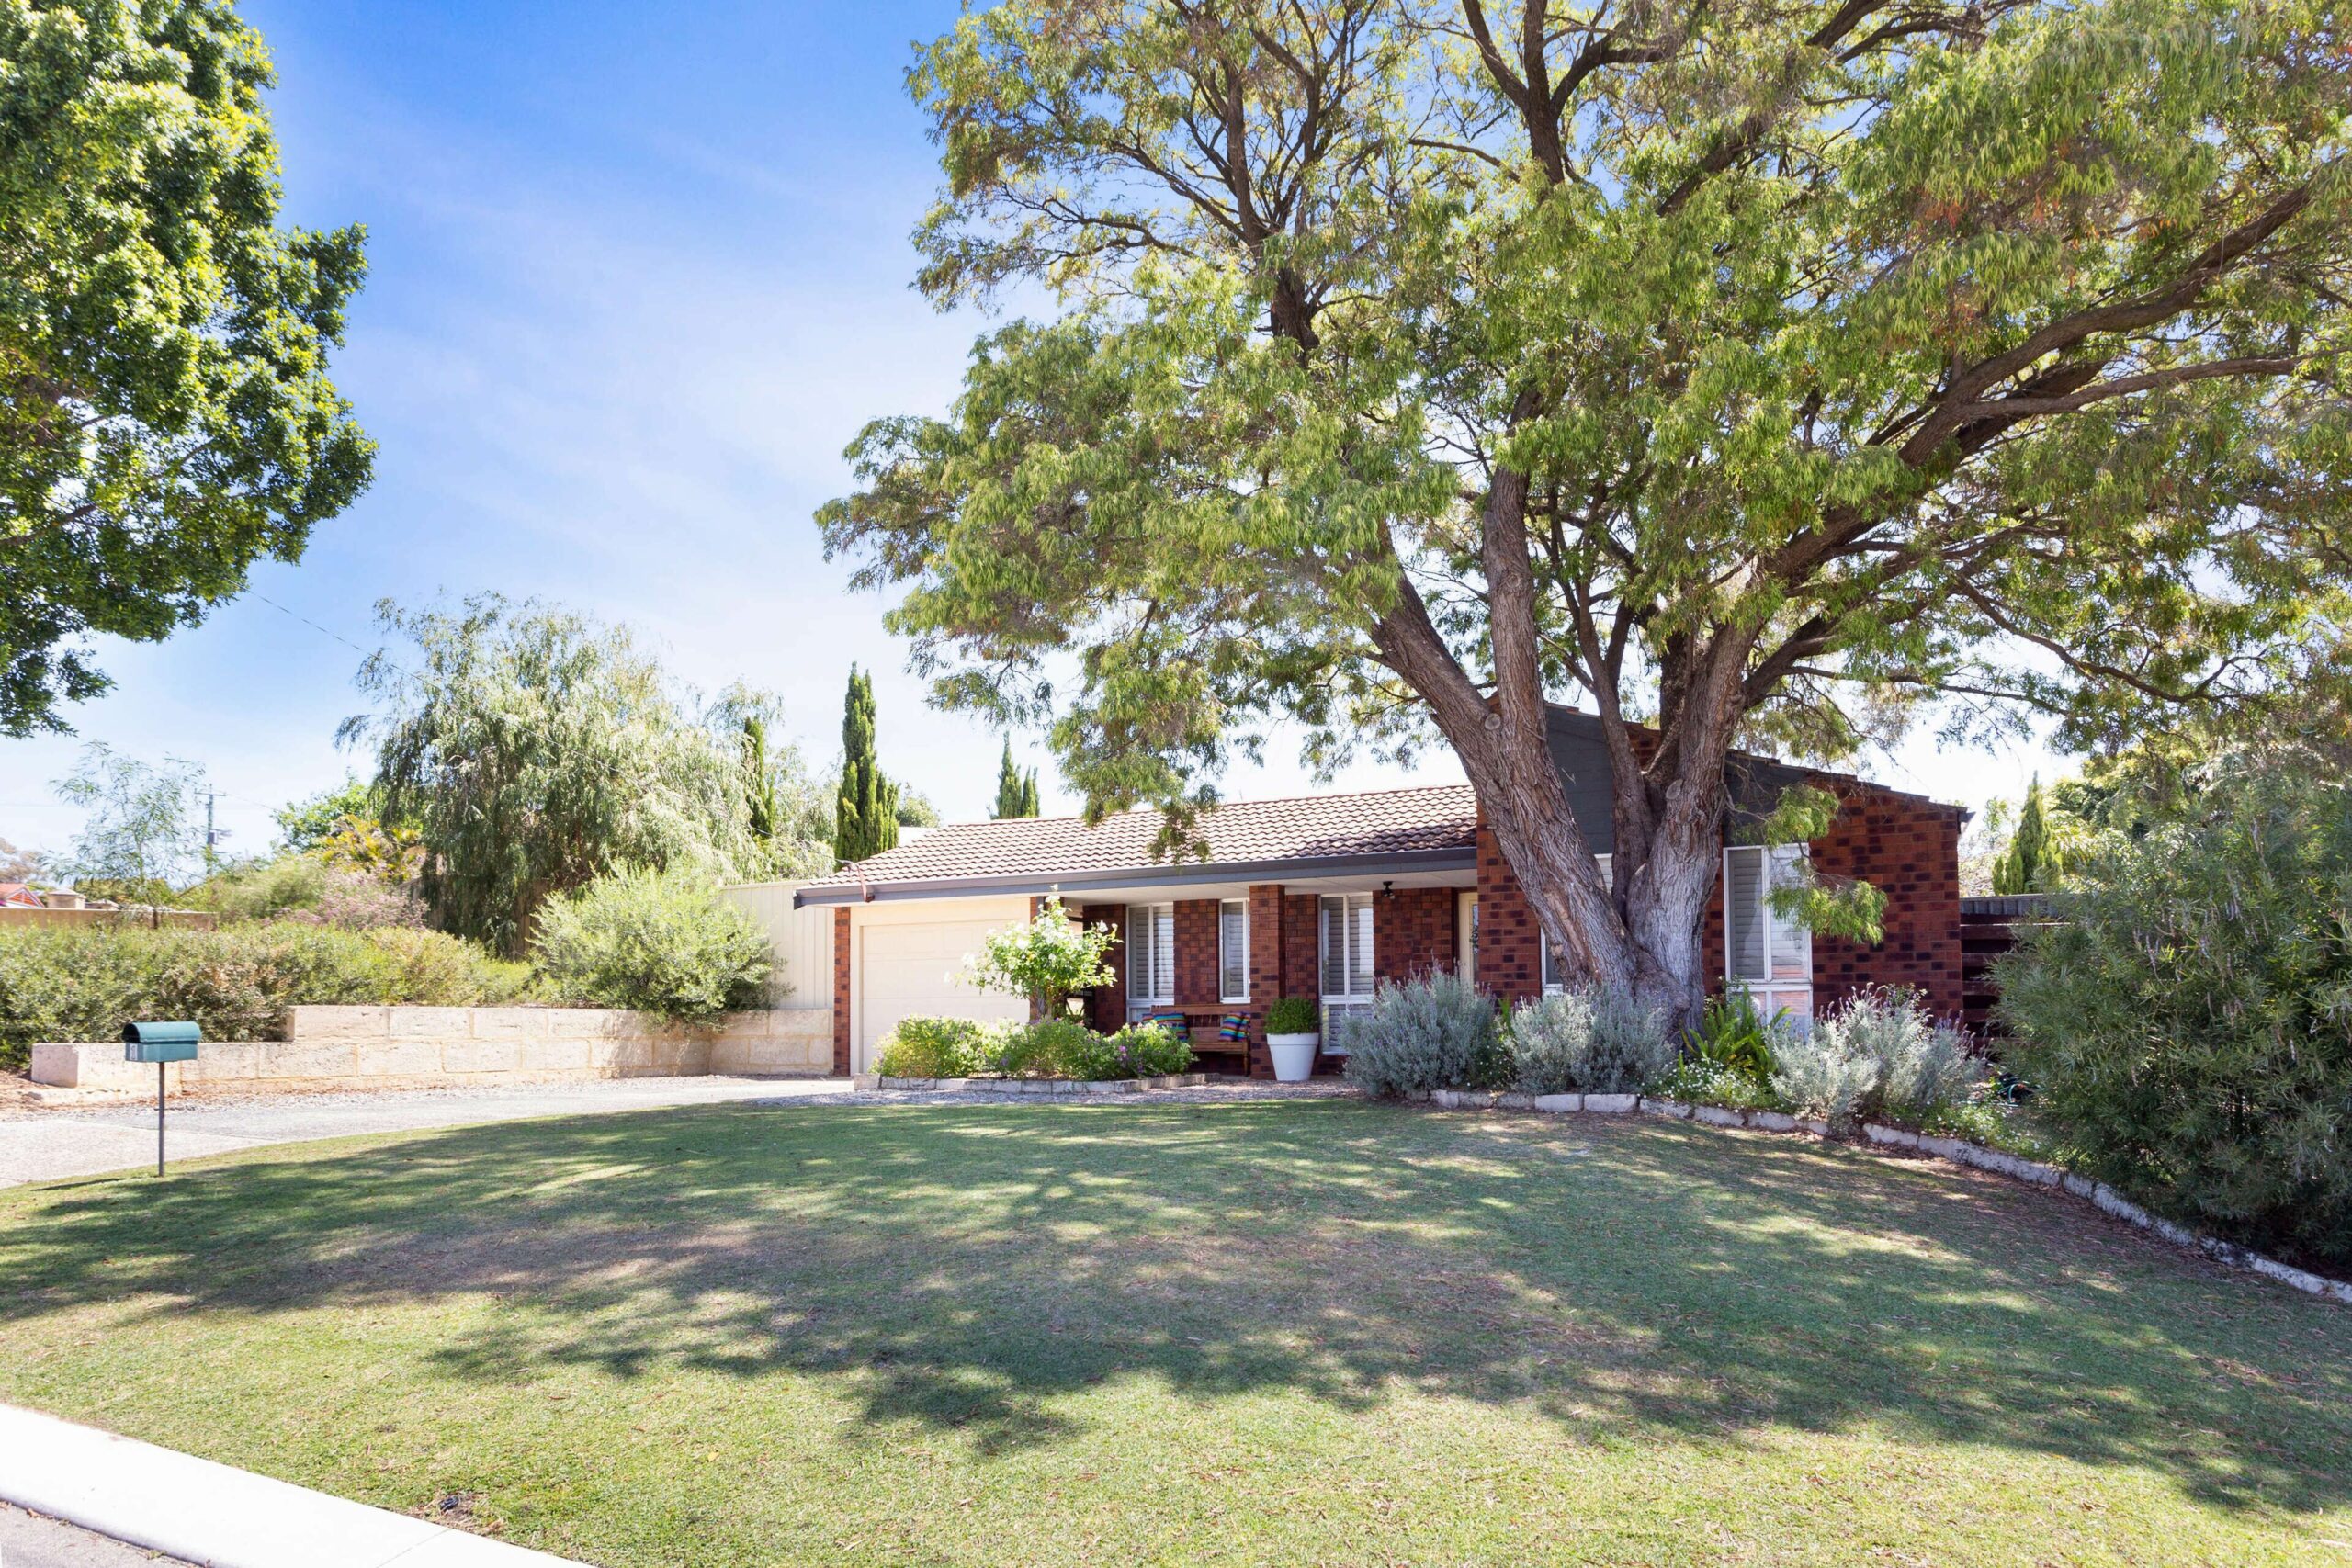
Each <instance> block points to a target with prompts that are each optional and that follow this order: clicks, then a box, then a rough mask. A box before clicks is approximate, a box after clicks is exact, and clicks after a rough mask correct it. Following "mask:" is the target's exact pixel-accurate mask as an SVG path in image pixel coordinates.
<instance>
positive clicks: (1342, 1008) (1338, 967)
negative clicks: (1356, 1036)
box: [1321, 893, 1372, 1055]
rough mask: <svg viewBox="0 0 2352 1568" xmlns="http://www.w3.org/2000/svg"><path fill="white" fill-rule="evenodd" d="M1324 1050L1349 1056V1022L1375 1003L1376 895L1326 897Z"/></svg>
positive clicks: (1322, 921)
mask: <svg viewBox="0 0 2352 1568" xmlns="http://www.w3.org/2000/svg"><path fill="white" fill-rule="evenodd" d="M1321 911H1322V919H1321V925H1322V948H1323V1049H1324V1050H1326V1051H1329V1052H1336V1053H1339V1054H1340V1055H1345V1054H1346V1052H1347V1048H1348V1047H1347V1038H1346V1029H1345V1025H1346V1023H1347V1022H1348V1021H1350V1020H1351V1019H1352V1018H1353V1017H1354V1016H1355V1015H1356V1014H1358V1013H1360V1012H1362V1011H1363V1010H1364V1009H1366V1008H1368V1007H1370V1006H1371V1005H1372V895H1371V894H1369V893H1347V894H1333V895H1331V896H1329V897H1326V898H1324V899H1323V900H1322V905H1321Z"/></svg>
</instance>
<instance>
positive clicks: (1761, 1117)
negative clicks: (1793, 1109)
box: [1747, 1111, 1797, 1133]
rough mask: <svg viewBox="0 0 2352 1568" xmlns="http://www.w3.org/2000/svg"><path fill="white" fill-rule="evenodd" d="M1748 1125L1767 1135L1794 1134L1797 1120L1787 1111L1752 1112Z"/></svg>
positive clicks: (1749, 1113) (1750, 1112)
mask: <svg viewBox="0 0 2352 1568" xmlns="http://www.w3.org/2000/svg"><path fill="white" fill-rule="evenodd" d="M1747 1124H1748V1125H1749V1126H1751V1127H1755V1128H1758V1129H1759V1130H1761V1131H1763V1132H1767V1133H1793V1132H1795V1131H1796V1130H1797V1119H1796V1118H1795V1117H1793V1116H1792V1115H1790V1114H1789V1113H1788V1112H1787V1111H1749V1112H1748V1113H1747Z"/></svg>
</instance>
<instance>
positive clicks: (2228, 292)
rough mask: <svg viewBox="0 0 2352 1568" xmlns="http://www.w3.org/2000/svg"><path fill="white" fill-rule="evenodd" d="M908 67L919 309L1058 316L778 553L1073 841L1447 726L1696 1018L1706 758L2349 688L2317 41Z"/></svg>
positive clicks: (1504, 807) (2258, 15) (1308, 5)
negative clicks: (1287, 757) (888, 608)
mask: <svg viewBox="0 0 2352 1568" xmlns="http://www.w3.org/2000/svg"><path fill="white" fill-rule="evenodd" d="M910 83H911V86H912V90H913V92H914V95H915V96H916V98H917V100H918V101H919V103H920V104H921V105H922V108H923V109H924V111H925V112H926V113H927V114H928V116H929V117H930V118H931V121H932V124H933V130H934V133H935V135H936V137H937V139H938V141H939V142H940V144H941V145H942V147H943V149H944V166H945V171H946V175H947V186H946V188H945V191H944V194H943V196H942V197H941V198H940V201H939V203H938V205H937V207H936V209H934V210H933V212H932V213H931V215H930V216H929V217H928V218H927V219H926V220H925V221H924V222H923V224H922V229H921V230H920V231H919V234H918V243H919V244H920V247H921V249H922V254H923V255H924V257H925V262H926V265H924V268H923V270H922V287H923V288H924V289H925V290H926V291H927V292H928V293H929V294H930V295H931V296H932V297H933V299H936V300H938V301H940V302H942V303H947V302H954V301H958V300H963V299H974V298H978V299H987V298H989V297H990V296H992V295H995V294H997V293H999V292H1000V291H1002V290H1014V289H1017V290H1019V291H1020V292H1021V294H1022V296H1023V298H1027V299H1035V298H1038V297H1040V295H1041V294H1042V295H1046V296H1049V297H1051V298H1053V299H1056V300H1057V301H1058V302H1059V306H1060V311H1059V314H1058V315H1057V316H1056V317H1055V318H1054V319H1052V320H1049V321H1044V322H1031V321H1017V322H1014V323H1012V324H1009V325H1006V326H1004V327H1003V328H1001V330H998V331H996V332H994V333H991V334H990V335H989V336H987V337H986V338H984V339H983V340H982V341H981V343H980V344H979V345H978V348H977V350H976V352H975V354H974V356H973V359H972V363H971V365H970V367H969V369H968V370H967V376H966V380H965V386H964V390H963V393H962V396H961V397H960V399H959V400H957V402H956V406H955V409H954V411H953V412H952V414H951V415H950V416H949V417H947V418H944V419H932V418H916V417H905V418H894V419H886V420H882V421H879V422H877V423H874V424H872V425H869V426H868V427H867V428H866V429H865V432H864V433H863V434H861V435H860V436H859V438H858V440H857V442H856V443H855V445H854V446H853V448H852V456H853V458H854V463H855V465H856V471H857V473H858V476H859V480H860V485H861V488H860V489H859V490H858V491H857V492H856V493H855V494H854V495H851V496H849V497H847V498H844V499H842V500H841V501H838V502H833V503H831V505H829V506H828V507H827V508H826V509H825V510H824V512H823V513H822V514H821V517H820V521H821V524H822V526H823V528H824V531H825V536H826V541H827V545H828V547H829V548H831V549H833V550H836V551H849V552H852V553H854V555H856V556H858V557H859V558H861V568H860V573H859V575H860V578H861V580H862V581H865V582H866V583H869V584H900V585H903V586H904V588H905V590H906V592H905V597H904V599H903V601H902V602H901V603H900V604H899V605H898V606H897V607H896V608H895V609H894V610H893V611H892V613H891V624H892V626H894V627H895V628H896V629H897V630H898V631H899V632H900V633H902V634H904V635H906V636H908V637H910V638H911V639H912V640H913V646H914V649H915V658H916V661H917V664H918V667H919V668H922V669H924V670H926V671H929V672H930V673H932V674H933V675H934V677H935V678H936V692H937V694H938V695H939V697H940V698H941V699H943V700H944V701H945V702H948V703H950V704H956V705H967V706H969V707H972V708H974V709H976V710H978V711H979V712H981V713H982V714H984V715H985V716H988V717H989V718H990V719H991V720H994V721H998V722H1004V721H1008V720H1028V721H1044V722H1048V723H1049V724H1050V735H1051V739H1052V743H1053V747H1054V750H1055V751H1056V754H1057V759H1058V761H1060V763H1061V765H1062V768H1063V770H1064V773H1065V774H1066V776H1067V777H1068V778H1069V780H1070V782H1071V783H1072V784H1074V785H1075V786H1076V787H1077V788H1078V789H1080V791H1082V792H1083V794H1084V795H1085V797H1086V799H1087V803H1088V808H1089V809H1090V811H1093V812H1101V811H1103V810H1105V809H1109V808H1113V807H1119V806H1122V805H1125V804H1128V803H1132V802H1137V801H1153V802H1158V803H1160V804H1162V805H1165V806H1168V807H1171V808H1172V809H1171V811H1170V818H1169V823H1170V835H1169V837H1170V841H1171V842H1174V841H1181V840H1182V837H1183V835H1184V833H1185V830H1186V824H1187V813H1186V809H1185V808H1186V807H1188V806H1190V805H1192V804H1193V803H1197V802H1198V801H1200V800H1202V799H1204V798H1206V794H1207V786H1208V784H1209V781H1211V780H1212V779H1213V778H1214V777H1215V776H1216V771H1217V769H1218V768H1219V766H1220V765H1221V764H1222V763H1223V761H1225V760H1226V758H1227V755H1228V754H1229V753H1230V752H1231V751H1232V750H1235V749H1237V748H1240V749H1244V750H1247V749H1250V748H1254V747H1255V746H1256V745H1257V744H1258V743H1259V741H1260V739H1261V736H1262V733H1263V725H1264V724H1265V722H1266V721H1269V720H1271V719H1273V718H1278V717H1284V716H1287V717H1290V718H1292V719H1295V720H1303V721H1304V722H1305V723H1306V725H1307V726H1308V728H1309V732H1310V735H1311V739H1310V742H1309V753H1310V755H1311V756H1312V757H1314V758H1315V759H1317V760H1318V761H1328V760H1329V759H1331V758H1333V757H1334V756H1336V755H1337V754H1339V752H1340V751H1341V750H1344V749H1345V748H1346V747H1347V746H1348V745H1350V744H1352V743H1355V742H1357V741H1359V740H1362V739H1370V740H1372V741H1374V742H1375V743H1385V744H1396V745H1400V746H1408V745H1409V744H1411V743H1412V742H1413V740H1414V739H1416V738H1417V737H1418V736H1423V735H1426V734H1427V733H1428V732H1430V730H1434V732H1435V733H1436V734H1437V735H1438V736H1440V737H1442V739H1443V740H1444V741H1445V742H1446V743H1448V744H1450V745H1451V746H1452V748H1453V750H1454V751H1455V752H1456V754H1458V756H1459V757H1460V758H1461V761H1462V765H1463V767H1464V770H1465V771H1466V773H1468V776H1469V778H1470V781H1471V783H1472V784H1473V785H1474V786H1475V787H1476V792H1477V795H1478V798H1479V801H1480V803H1481V805H1482V806H1483V807H1484V809H1485V812H1486V815H1487V818H1488V819H1489V820H1490V821H1491V823H1492V824H1493V827H1494V829H1495V832H1496V835H1497V838H1498V841H1499V843H1500V846H1501V849H1502V852H1503V853H1504V854H1505V855H1506V856H1507V857H1508V859H1509V860H1510V864H1511V865H1512V867H1513V869H1514V870H1515V872H1516V873H1517V874H1518V875H1519V877H1520V879H1521V882H1522V883H1523V884H1524V885H1525V886H1526V887H1527V889H1528V891H1529V894H1530V897H1532V900H1533V903H1534V905H1535V908H1536V909H1537V912H1538V914H1539V917H1540V918H1541V919H1542V922H1543V924H1544V929H1545V930H1546V931H1548V932H1550V933H1551V935H1552V936H1553V938H1554V939H1555V941H1557V942H1560V943H1561V944H1562V946H1563V947H1564V948H1565V949H1566V951H1567V952H1568V953H1571V954H1573V955H1575V957H1576V958H1577V959H1578V960H1580V961H1581V963H1582V964H1583V965H1584V966H1585V967H1586V968H1587V969H1588V970H1589V971H1590V972H1591V973H1592V974H1594V975H1595V976H1598V977H1599V978H1600V979H1602V980H1604V981H1606V982H1609V983H1612V984H1616V985H1621V986H1624V987H1630V988H1632V989H1634V991H1636V992H1638V993H1640V994H1642V995H1644V996H1645V997H1647V998H1655V999H1657V1000H1659V1001H1661V1002H1663V1003H1665V1004H1666V1005H1668V1007H1670V1008H1673V1009H1675V1010H1688V1009H1690V1008H1691V1007H1692V1006H1693V1005H1694V1004H1695V1001H1696V998H1697V996H1698V994H1699V991H1700V988H1701V987H1702V975H1701V965H1700V927H1701V920H1702V912H1703V910H1704V908H1705V906H1706V902H1707V898H1708V896H1709V894H1710V892H1711V890H1712V887H1713V882H1714V879H1715V876H1716V874H1717V867H1718V865H1719V863H1720V859H1721V857H1720V855H1719V854H1718V853H1717V849H1718V845H1719V843H1720V837H1721V832H1722V824H1723V820H1724V814H1723V808H1724V800H1725V789H1724V766H1725V761H1726V757H1727V754H1728V753H1729V752H1730V751H1731V750H1732V749H1733V748H1734V747H1735V746H1736V745H1738V744H1743V743H1745V744H1749V745H1758V746H1770V747H1776V748H1779V749H1781V750H1789V751H1792V752H1795V753H1797V754H1800V755H1803V756H1806V757H1810V758H1815V759H1824V760H1826V759H1832V758H1836V757H1838V756H1842V755H1845V754H1848V753H1849V752H1851V751H1852V750H1855V749H1856V748H1857V747H1858V746H1859V745H1860V744H1861V743H1862V742H1863V741H1864V740H1865V739H1870V738H1872V737H1883V736H1885V735H1887V734H1890V733H1892V732H1893V731H1894V730H1895V729H1897V728H1900V727H1901V725H1902V724H1903V723H1905V721H1906V720H1907V719H1909V718H1910V717H1911V716H1913V715H1914V712H1915V710H1918V709H1920V708H1921V707H1922V705H1924V704H1928V703H1934V704H1935V707H1934V709H1933V710H1932V711H1934V712H1936V713H1938V714H1939V715H1940V716H1941V718H1942V720H1943V721H1944V722H1946V723H1947V724H1950V725H1951V726H1952V727H1953V728H1956V729H1963V730H1964V729H1968V728H1975V727H1978V726H1981V725H1985V724H2001V723H2014V722H2016V721H2017V716H2018V714H2020V713H2037V712H2038V713H2040V714H2042V715H2047V716H2051V717H2052V718H2054V719H2055V720H2056V722H2057V728H2058V733H2059V734H2060V735H2061V737H2062V738H2063V739H2064V740H2066V741H2067V742H2070V743H2075V744H2080V745H2086V746H2087V745H2094V744H2098V743H2101V742H2107V741H2111V740H2113V739H2116V738H2118V737H2120V736H2124V735H2128V734H2129V733H2130V732H2131V730H2132V729H2133V728H2136V727H2139V726H2141V725H2143V724H2146V723H2149V722H2151V721H2152V716H2157V715H2161V714H2162V713H2164V712H2165V711H2166V710H2168V709H2170V708H2172V707H2173V706H2174V705H2183V704H2205V705H2212V704H2220V703H2232V702H2256V701H2259V700H2261V699H2263V698H2264V697H2265V696H2266V695H2267V694H2277V693H2279V692H2281V691H2282V690H2286V689H2289V688H2290V687H2291V686H2292V685H2293V684H2294V683H2295V682H2310V681H2316V680H2321V679H2334V678H2335V671H2334V670H2333V668H2332V667H2331V666H2330V665H2329V664H2328V663H2327V662H2326V661H2325V660H2316V659H2314V658H2312V656H2311V654H2310V652H2309V651H2308V650H2310V649H2312V648H2313V647H2315V646H2317V645H2318V642H2319V640H2320V639H2319V637H2317V636H2315V633H2321V632H2324V631H2325V630H2327V629H2328V628H2329V627H2332V626H2340V625H2341V623H2342V615H2343V601H2342V598H2341V596H2340V592H2339V590H2340V587H2341V579H2340V576H2339V573H2340V570H2341V563H2342V562H2343V561H2345V560H2346V558H2347V557H2346V554H2345V551H2344V546H2345V544H2346V528H2345V521H2346V494H2347V491H2346V485H2345V479H2346V467H2347V463H2352V458H2347V446H2352V443H2347V420H2346V405H2345V400H2344V397H2343V387H2342V381H2341V373H2342V368H2343V367H2342V360H2341V355H2342V351H2343V349H2344V346H2345V335H2346V329H2345V315H2346V311H2345V299H2346V293H2347V291H2352V268H2347V265H2346V264H2347V260H2352V212H2347V206H2352V202H2347V191H2352V180H2347V176H2346V167H2345V164H2344V152H2345V141H2346V124H2347V120H2346V112H2347V108H2352V86H2348V85H2347V68H2346V56H2345V53H2344V34H2343V30H2342V24H2341V18H2340V17H2338V16H2337V15H2336V12H2335V7H2334V6H2331V5H2328V4H2324V3H2319V0H2313V3H2310V4H2293V3H2283V4H2272V3H2267V0H2261V3H2258V0H2083V3H2075V4H2052V3H2043V0H1962V3H1945V0H1821V3H1812V0H1731V3H1728V4H1726V3H1724V0H1604V3H1600V4H1574V5H1572V4H1562V3H1554V0H1526V3H1525V4H1524V5H1521V6H1513V7H1511V8H1510V10H1509V11H1508V12H1507V13H1506V11H1505V10H1504V9H1503V8H1502V7H1500V6H1489V5H1487V4H1483V3H1481V0H1458V3H1453V4H1446V3H1440V0H1424V3H1390V4H1374V3H1371V0H1229V3H1208V0H1197V3H1194V0H1160V3H1145V0H1136V3H1131V4H1124V5H1100V4H1094V3H1092V0H1011V3H1008V4H1004V5H1000V6H994V7H991V8H989V9H987V10H984V11H980V12H978V13H976V14H973V15H970V16H967V17H965V18H964V19H963V20H962V21H960V22H959V23H958V24H957V26H956V28H955V30H954V31H953V32H952V33H950V34H948V35H947V36H945V37H944V38H942V39H939V40H938V41H937V42H935V43H933V45H931V46H930V47H929V48H928V49H927V50H925V51H923V52H922V56H921V58H920V61H919V62H918V64H917V66H916V68H915V69H914V71H913V73H911V76H910ZM1066 650H1067V651H1068V652H1069V653H1074V654H1075V660H1074V669H1073V660H1071V659H1069V657H1066ZM1547 698H1555V699H1566V700H1571V701H1575V702H1577V703H1580V704H1583V705H1589V707H1590V708H1591V709H1592V710H1593V711H1595V712H1596V713H1597V714H1598V715H1599V716H1600V721H1601V726H1602V730H1603V733H1604V735H1605V736H1606V739H1607V745H1608V747H1609V750H1610V753H1611V759H1612V763H1613V772H1614V777H1615V788H1614V795H1613V811H1614V818H1615V821H1614V829H1615V854H1614V855H1613V857H1612V858H1611V863H1610V870H1609V872H1608V873H1607V874H1604V873H1603V872H1602V871H1601V869H1600V865H1599V864H1598V863H1597V861H1596V859H1595V856H1594V855H1593V853H1592V852H1591V846H1590V845H1589V842H1588V840H1587V838H1586V835H1585V834H1584V832H1583V831H1582V830H1581V829H1580V828H1579V827H1578V825H1577V820H1576V818H1574V816H1572V815H1571V814H1570V812H1569V810H1568V807H1567V803H1566V799H1565V797H1564V794H1563V790H1562V786H1561V782H1560V780H1559V777H1558V775H1557V774H1556V773H1555V771H1554V767H1553V763H1552V761H1551V758H1550V756H1549V754H1548V752H1547V750H1546V747H1545V743H1544V738H1545V716H1544V704H1545V701H1546V699H1547ZM1644 728H1648V729H1650V730H1653V731H1654V732H1655V738H1654V740H1653V739H1649V738H1646V737H1645V735H1644V734H1643V730H1644Z"/></svg>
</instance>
